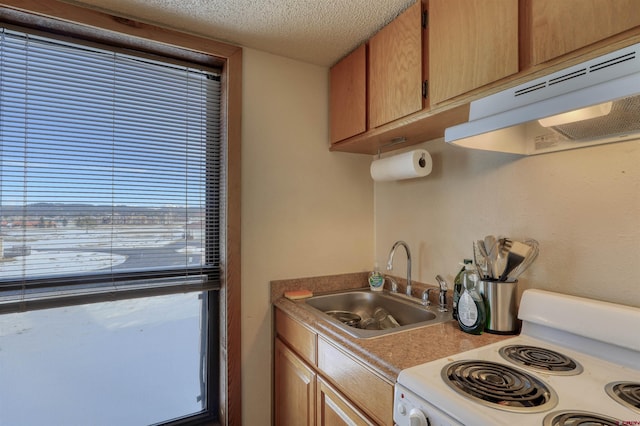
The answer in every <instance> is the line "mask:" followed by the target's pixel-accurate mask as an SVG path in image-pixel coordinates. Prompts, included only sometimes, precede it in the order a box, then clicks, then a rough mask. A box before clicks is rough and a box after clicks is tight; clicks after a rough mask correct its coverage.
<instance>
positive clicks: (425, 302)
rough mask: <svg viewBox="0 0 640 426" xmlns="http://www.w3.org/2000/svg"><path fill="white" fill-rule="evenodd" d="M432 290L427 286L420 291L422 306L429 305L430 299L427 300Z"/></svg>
mask: <svg viewBox="0 0 640 426" xmlns="http://www.w3.org/2000/svg"><path fill="white" fill-rule="evenodd" d="M431 290H433V289H432V288H428V289H426V290H425V291H423V292H422V305H423V306H431V301H430V300H429V294H430V292H431Z"/></svg>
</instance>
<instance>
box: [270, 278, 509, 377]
mask: <svg viewBox="0 0 640 426" xmlns="http://www.w3.org/2000/svg"><path fill="white" fill-rule="evenodd" d="M398 282H399V284H400V286H401V287H402V286H403V285H404V283H403V282H402V280H400V279H398ZM366 285H367V273H355V274H343V275H332V276H325V277H314V278H301V279H293V280H280V281H272V282H271V300H272V302H273V304H274V306H275V307H276V308H279V309H281V310H282V311H284V312H285V313H287V314H288V315H290V316H291V317H292V318H294V319H296V320H298V321H300V322H302V323H304V324H306V325H307V326H309V327H310V328H312V329H313V330H314V331H316V332H317V333H318V335H319V336H323V337H325V338H327V339H328V340H330V341H332V342H333V343H336V344H338V345H339V346H340V347H341V348H342V349H343V350H344V351H346V352H348V353H350V354H351V355H353V357H354V358H356V359H359V360H361V361H362V362H364V363H366V364H368V365H369V366H370V367H371V368H372V369H373V370H375V371H377V372H378V373H379V374H380V375H381V376H382V377H384V378H385V379H387V380H389V381H390V382H391V383H395V381H396V378H397V377H398V374H399V373H400V371H401V370H403V369H405V368H408V367H412V366H414V365H418V364H423V363H425V362H429V361H433V360H436V359H440V358H444V357H446V356H450V355H454V354H457V353H460V352H464V351H468V350H471V349H474V348H477V347H480V346H484V345H488V344H491V343H494V342H498V341H500V340H504V339H505V338H509V337H513V336H501V335H495V334H489V333H483V334H482V335H479V336H476V335H472V334H467V333H464V332H462V331H460V329H459V327H458V323H457V322H455V321H448V322H446V323H441V324H434V325H429V326H424V327H420V328H415V329H412V330H406V331H401V332H398V333H393V334H389V335H383V336H379V337H375V338H371V339H358V338H355V337H353V336H351V335H349V334H347V333H345V332H343V331H342V330H340V329H339V328H338V327H337V326H335V325H333V323H331V322H330V321H328V320H326V319H324V318H323V317H322V315H321V314H319V313H318V312H317V311H316V310H315V309H313V308H311V307H310V306H309V305H307V304H306V303H305V302H304V300H299V301H291V300H289V299H286V298H285V297H283V294H284V292H285V291H289V290H300V289H307V290H311V291H313V292H314V293H320V292H330V291H338V290H346V289H353V288H363V287H365V286H366ZM413 287H414V289H415V290H414V291H416V292H417V294H420V293H421V292H422V289H424V288H427V287H429V286H428V285H423V284H420V283H414V285H413ZM434 293H435V292H434ZM432 296H433V295H432ZM436 297H437V295H436Z"/></svg>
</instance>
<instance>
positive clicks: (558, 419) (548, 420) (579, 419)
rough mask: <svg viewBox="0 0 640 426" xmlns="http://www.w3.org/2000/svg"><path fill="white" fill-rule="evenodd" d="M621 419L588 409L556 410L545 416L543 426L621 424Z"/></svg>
mask: <svg viewBox="0 0 640 426" xmlns="http://www.w3.org/2000/svg"><path fill="white" fill-rule="evenodd" d="M621 424H623V422H622V421H621V420H618V419H615V418H613V417H609V416H603V415H602V414H596V413H590V412H588V411H572V410H564V411H554V412H553V413H549V414H547V415H546V417H545V418H544V420H543V422H542V425H543V426H583V425H584V426H619V425H621Z"/></svg>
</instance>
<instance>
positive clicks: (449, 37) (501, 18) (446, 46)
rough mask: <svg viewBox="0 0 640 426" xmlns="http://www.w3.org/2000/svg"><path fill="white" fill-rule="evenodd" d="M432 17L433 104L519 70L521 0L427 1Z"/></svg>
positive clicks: (430, 77)
mask: <svg viewBox="0 0 640 426" xmlns="http://www.w3.org/2000/svg"><path fill="white" fill-rule="evenodd" d="M552 1H557V0H552ZM563 1H564V0H563ZM580 1H581V0H580ZM558 3H562V1H561V2H558ZM428 17H429V21H428V26H427V30H428V43H425V48H428V58H429V100H430V102H431V105H432V106H433V105H434V104H438V103H440V102H442V101H444V100H446V99H450V98H453V97H454V96H457V95H461V94H463V93H466V92H469V91H471V90H473V89H476V88H478V87H481V86H484V85H485V84H488V83H492V82H494V81H497V80H500V79H502V78H504V77H507V76H509V75H511V74H515V73H517V72H518V0H482V1H477V0H429V2H428Z"/></svg>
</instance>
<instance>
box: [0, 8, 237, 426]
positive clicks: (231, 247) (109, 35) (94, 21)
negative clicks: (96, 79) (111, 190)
mask: <svg viewBox="0 0 640 426" xmlns="http://www.w3.org/2000/svg"><path fill="white" fill-rule="evenodd" d="M45 3H46V4H45ZM0 19H1V20H2V22H6V23H9V24H14V25H20V26H25V27H29V28H34V29H37V30H42V31H45V32H49V33H53V34H60V35H64V36H71V37H75V38H78V39H83V40H86V41H89V42H99V43H103V44H110V45H113V46H115V47H122V48H127V49H134V50H138V51H143V52H148V53H152V54H159V55H162V56H165V57H168V58H174V59H179V60H187V61H192V62H197V63H201V64H203V65H209V66H214V67H219V68H220V69H221V85H222V87H221V91H222V97H221V118H222V120H221V121H222V122H221V143H222V147H223V152H224V154H223V157H224V159H223V163H224V164H223V167H222V169H223V170H224V172H225V173H226V176H225V179H223V182H224V185H223V188H222V191H223V193H222V194H221V202H222V204H223V208H222V211H223V212H224V214H223V218H222V221H223V223H221V225H220V228H221V229H220V237H221V241H220V244H221V247H220V252H221V259H220V263H221V276H220V282H221V284H220V291H219V292H215V291H214V292H208V293H207V294H208V295H209V296H208V297H209V299H210V300H209V303H207V306H209V307H212V306H218V307H219V309H218V312H209V315H215V316H216V317H218V319H219V328H218V329H215V327H208V329H209V336H208V338H209V339H210V340H209V341H210V342H211V341H217V342H219V347H217V348H216V347H210V348H209V363H210V366H211V367H212V368H215V367H216V366H219V368H220V374H219V389H212V388H211V386H212V384H211V383H209V386H210V388H209V392H208V395H209V396H210V398H211V401H212V402H214V401H218V402H219V404H218V406H217V407H215V406H213V405H212V406H210V407H209V409H210V410H214V409H215V408H218V413H217V415H218V416H217V417H218V418H219V424H223V425H227V424H241V412H242V406H241V397H240V396H241V385H240V383H241V382H240V379H241V374H240V355H241V352H240V321H239V317H240V141H241V133H240V130H241V75H242V49H241V48H240V47H237V46H233V45H229V44H226V43H221V42H218V41H215V40H211V39H207V38H203V37H199V36H194V35H190V34H186V33H181V32H178V31H174V30H170V29H166V28H161V27H158V26H154V25H149V24H146V23H142V22H138V21H133V20H130V19H126V18H122V17H118V16H115V15H110V14H107V13H103V12H98V11H95V10H91V9H87V8H83V7H79V6H75V5H70V4H66V3H62V2H59V1H57V0H51V1H48V2H40V1H37V0H2V1H0ZM218 297H219V300H218V301H217V302H218V303H215V302H216V300H215V299H212V298H218ZM214 417H215V416H212V415H211V411H210V412H209V414H203V415H201V416H194V417H189V418H186V419H181V420H176V421H173V422H171V423H168V424H171V425H196V424H203V425H204V424H207V425H209V424H214V423H213V421H212V419H213V418H214Z"/></svg>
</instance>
